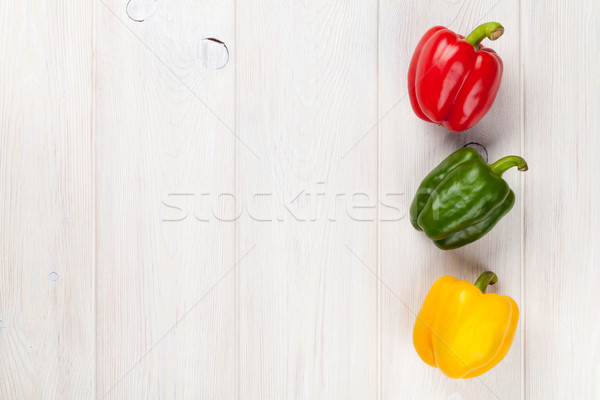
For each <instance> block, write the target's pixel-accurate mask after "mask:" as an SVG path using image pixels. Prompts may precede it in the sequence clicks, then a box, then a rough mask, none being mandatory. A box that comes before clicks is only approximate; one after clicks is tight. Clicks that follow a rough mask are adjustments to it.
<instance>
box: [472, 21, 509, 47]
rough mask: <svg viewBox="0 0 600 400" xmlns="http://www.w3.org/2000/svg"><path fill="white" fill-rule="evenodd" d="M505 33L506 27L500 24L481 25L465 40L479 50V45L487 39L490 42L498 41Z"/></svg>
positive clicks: (487, 23)
mask: <svg viewBox="0 0 600 400" xmlns="http://www.w3.org/2000/svg"><path fill="white" fill-rule="evenodd" d="M503 33H504V27H503V26H502V25H500V24H499V23H498V22H486V23H485V24H481V25H479V26H478V27H477V28H475V29H474V30H473V32H471V33H470V34H469V36H467V37H466V38H464V40H466V41H467V42H469V43H471V44H472V45H473V46H475V50H479V43H481V41H482V40H483V39H485V38H488V39H490V40H496V39H498V38H499V37H500V36H502V34H503Z"/></svg>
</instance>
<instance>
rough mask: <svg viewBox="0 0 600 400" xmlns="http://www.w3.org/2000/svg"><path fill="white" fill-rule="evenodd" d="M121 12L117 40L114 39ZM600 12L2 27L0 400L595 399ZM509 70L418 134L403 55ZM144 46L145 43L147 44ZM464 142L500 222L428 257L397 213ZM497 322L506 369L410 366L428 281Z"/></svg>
mask: <svg viewBox="0 0 600 400" xmlns="http://www.w3.org/2000/svg"><path fill="white" fill-rule="evenodd" d="M128 13H129V14H130V16H131V17H132V18H133V19H136V20H138V22H136V21H134V20H132V18H130V16H128ZM599 17H600V3H598V2H594V1H592V0H577V1H575V2H568V1H566V0H551V1H550V2H547V3H545V4H544V5H543V7H540V5H539V4H537V3H535V2H534V1H532V0H498V1H495V2H486V1H480V0H439V1H418V0H409V1H400V2H398V1H390V0H379V1H377V0H361V1H354V2H343V1H338V0H336V1H327V0H313V1H310V2H292V3H289V2H287V3H285V2H278V1H276V0H257V1H252V2H242V1H237V2H236V1H234V0H226V1H219V0H209V1H204V2H196V1H192V0H183V1H174V0H170V1H165V2H163V1H160V2H157V1H156V0H131V1H130V2H127V1H118V0H98V1H96V2H91V3H90V2H80V3H73V2H71V3H68V4H67V3H66V2H63V1H58V2H47V1H43V0H39V1H36V2H29V1H24V2H21V3H15V2H7V1H5V2H1V3H0V23H1V27H0V33H1V35H0V54H2V55H3V58H2V62H1V63H0V82H2V84H1V86H0V199H1V201H2V208H1V210H0V399H3V400H4V399H10V400H12V399H30V398H31V399H42V398H43V399H54V398H56V399H87V398H96V399H109V398H110V399H146V398H152V399H154V398H164V399H176V398H184V399H188V398H189V399H233V398H236V399H283V398H286V399H287V398H289V399H321V398H322V399H338V398H339V399H373V398H377V399H398V398H400V399H404V398H419V399H439V398H444V399H454V400H457V399H498V398H499V399H515V398H521V399H571V398H572V399H588V398H589V399H592V398H598V397H600V314H599V311H598V310H599V309H600V300H599V299H600V296H598V295H597V288H598V286H600V271H599V269H598V257H599V253H598V248H599V247H600V213H599V212H598V211H597V209H596V207H597V206H598V204H600V191H599V190H598V188H597V182H598V181H599V174H600V172H599V171H600V161H598V159H599V158H598V156H597V153H598V151H599V150H600V139H599V138H598V132H600V121H599V117H598V108H599V106H600V71H599V70H598V67H597V66H598V65H600V56H599V55H598V51H597V50H596V47H597V43H598V41H599V40H600V25H599V24H598V22H597V21H598V19H599ZM489 20H497V21H499V22H501V23H503V25H504V26H505V28H506V31H505V34H504V36H503V37H501V38H500V39H499V40H498V41H496V42H493V43H490V42H486V43H487V44H488V45H489V46H490V47H492V48H494V49H495V50H496V51H497V52H498V53H499V54H500V55H501V57H502V59H503V60H504V77H503V81H502V86H501V88H500V92H499V95H498V97H497V99H496V102H495V104H494V106H493V107H492V109H491V111H490V112H489V113H488V115H487V116H486V117H485V118H484V119H483V120H482V121H481V122H480V123H479V124H478V125H476V126H475V127H474V128H473V129H471V130H469V131H466V132H463V133H460V134H451V133H448V132H446V131H445V130H444V129H442V128H440V127H437V126H434V125H432V124H428V123H425V122H422V121H421V120H419V119H418V118H417V117H416V116H415V115H414V113H413V112H412V110H411V107H410V104H409V100H408V97H407V95H406V93H407V87H406V73H407V69H408V65H409V61H410V57H411V55H412V52H413V50H414V48H415V46H416V43H417V42H418V40H419V38H420V37H421V35H422V34H423V33H424V32H425V31H426V30H427V29H428V28H429V27H431V26H433V25H437V24H442V25H445V26H448V27H449V28H451V29H453V30H455V31H457V32H460V33H468V32H469V31H470V29H472V28H473V27H475V26H476V25H478V24H479V23H482V22H485V21H489ZM139 21H143V22H139ZM467 142H478V143H481V144H483V145H484V146H485V147H486V148H487V150H488V152H489V155H490V161H495V160H496V159H498V158H500V157H502V156H504V155H507V154H509V153H512V154H520V155H523V156H524V157H525V158H526V159H527V161H528V163H529V166H530V170H529V171H528V172H526V173H524V174H520V173H518V172H517V171H516V170H511V171H509V172H507V173H506V174H505V178H506V179H507V181H508V182H509V184H510V185H511V187H512V188H513V189H514V191H515V193H516V197H517V203H516V205H515V207H514V208H513V210H512V211H511V212H510V213H509V214H508V215H507V216H506V217H505V218H504V219H503V220H502V221H501V222H500V223H499V224H498V225H497V226H496V227H495V228H494V229H493V231H492V232H491V233H489V234H488V235H486V236H485V237H484V238H483V239H482V240H480V241H478V242H476V243H474V244H471V245H469V246H467V247H465V248H462V249H459V250H454V251H449V252H443V251H441V250H438V249H437V248H436V247H434V246H433V245H432V243H431V242H430V241H429V240H427V239H426V238H425V236H424V235H423V234H422V233H419V232H416V231H415V230H414V229H413V228H412V227H411V225H410V223H409V219H408V207H409V204H410V202H411V200H412V197H413V194H414V191H415V190H416V188H417V186H418V184H419V182H420V181H421V179H422V178H423V176H424V175H425V174H426V173H427V172H428V171H429V170H430V169H431V168H432V167H434V166H435V165H436V164H437V163H438V162H439V161H440V160H442V159H443V158H444V157H446V156H447V155H448V154H450V153H451V152H452V151H454V150H456V149H457V148H459V147H460V146H462V145H464V144H466V143H467ZM484 269H491V270H493V271H495V272H497V274H498V275H499V277H500V283H499V284H498V285H496V286H495V287H492V288H491V291H494V292H501V293H504V294H508V295H510V296H512V297H513V298H514V299H515V300H516V301H517V303H518V304H519V306H520V309H521V321H520V324H519V328H518V333H517V336H516V337H515V341H514V344H513V346H512V348H511V350H510V352H509V353H508V355H507V357H506V358H505V359H504V360H503V361H502V362H501V363H500V364H499V365H498V366H497V367H496V368H494V369H493V370H492V371H490V372H488V373H486V374H485V375H483V376H482V377H481V378H479V379H471V380H466V381H461V380H458V381H455V380H450V379H447V378H446V377H445V376H444V375H443V374H441V373H440V372H439V371H437V370H436V369H434V368H430V367H428V366H427V365H425V364H423V363H422V362H421V360H420V359H419V358H418V356H417V355H416V352H415V351H414V348H413V345H412V338H411V335H412V328H413V326H414V321H415V313H416V312H418V310H419V307H420V306H421V304H422V301H423V299H424V297H425V295H426V293H427V291H428V289H429V288H430V286H431V285H432V284H433V282H434V281H435V280H436V279H438V278H439V277H441V276H444V275H453V276H456V277H459V278H462V279H466V280H471V281H472V280H474V279H475V278H476V277H477V275H478V274H479V272H481V271H482V270H484Z"/></svg>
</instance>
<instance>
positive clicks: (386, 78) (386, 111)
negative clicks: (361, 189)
mask: <svg viewBox="0 0 600 400" xmlns="http://www.w3.org/2000/svg"><path fill="white" fill-rule="evenodd" d="M493 6H494V4H492V3H487V2H478V1H457V2H438V3H436V6H435V7H431V4H429V3H427V2H421V1H409V2H397V1H382V2H381V5H380V28H379V29H380V33H379V47H380V64H379V65H380V67H379V119H380V120H381V122H380V125H379V129H380V131H379V135H380V138H379V142H380V146H379V149H380V150H379V151H380V153H379V180H380V189H379V198H380V201H385V202H386V203H388V204H389V203H391V204H393V205H394V206H395V207H397V208H398V209H399V210H400V211H399V212H397V213H391V214H390V213H389V211H390V209H382V212H386V213H388V214H389V215H390V217H391V216H393V215H395V214H399V215H401V216H403V218H402V219H401V220H400V221H388V222H381V224H380V233H379V237H380V255H379V257H380V260H381V262H380V271H379V273H380V278H381V285H380V296H381V297H380V302H381V303H380V307H381V327H380V343H381V350H380V351H381V368H380V370H381V398H382V399H392V398H409V397H410V398H438V397H444V398H465V399H468V398H477V399H481V398H498V397H499V398H502V399H508V398H510V399H513V398H518V397H519V396H520V394H521V372H522V371H521V355H522V354H521V351H520V345H521V335H520V333H518V334H517V336H516V338H515V341H514V343H513V346H512V348H511V350H510V352H509V353H508V355H507V357H506V358H505V359H504V360H503V361H502V362H501V363H500V364H499V365H498V366H497V367H496V368H494V369H493V370H492V371H490V372H488V373H487V374H485V375H483V376H482V377H480V378H476V379H471V380H464V381H463V380H459V381H455V380H451V379H448V378H446V377H445V376H444V375H443V374H442V373H441V372H440V371H438V370H436V369H434V368H431V367H429V366H427V365H426V364H424V363H423V362H422V361H421V360H420V359H419V357H418V355H417V354H416V352H415V350H414V347H413V344H412V329H413V326H414V322H415V317H416V313H417V312H418V311H419V309H420V307H421V304H422V302H423V300H424V298H425V295H426V294H427V291H428V290H429V288H430V287H431V285H432V284H433V283H434V282H435V280H436V279H438V278H440V277H442V276H445V275H451V276H455V277H457V278H459V279H465V280H468V281H474V280H475V279H476V278H477V276H478V275H479V273H480V272H482V271H483V270H485V269H491V270H493V271H495V272H496V273H497V274H498V276H499V277H500V283H499V284H498V285H497V286H496V287H494V288H491V289H490V291H492V292H495V291H498V292H502V293H503V294H507V295H510V296H511V297H513V298H514V299H515V300H516V301H517V302H518V303H519V304H521V293H520V288H521V274H520V264H521V207H520V199H521V198H522V196H523V193H522V190H521V184H520V176H519V174H518V173H517V172H516V171H510V172H507V173H506V174H505V178H506V179H507V181H508V182H509V183H510V185H511V187H512V188H513V189H514V191H515V193H516V196H517V199H519V201H518V202H517V204H516V205H515V207H514V209H513V210H512V211H511V212H510V214H508V215H507V216H506V217H505V218H504V219H503V220H502V221H501V222H500V223H499V224H498V225H497V226H496V227H495V228H494V230H493V231H492V232H490V233H489V234H488V235H486V236H485V237H484V238H482V239H481V240H480V241H478V242H476V243H473V244H471V245H468V246H466V247H463V248H462V249H457V250H453V251H446V252H445V251H442V250H439V249H438V248H436V247H435V246H434V245H433V244H432V243H431V241H429V240H428V239H427V238H426V237H425V236H424V235H423V234H422V233H420V232H417V231H415V230H414V229H413V227H412V226H411V224H410V219H409V214H408V210H409V206H410V203H411V201H412V198H413V196H414V193H415V191H416V189H417V187H418V185H419V183H420V182H421V180H422V179H423V177H424V176H425V175H426V174H427V173H428V172H429V171H430V170H431V169H432V168H433V167H435V166H436V165H437V164H438V163H439V162H440V161H441V160H442V159H444V158H445V157H446V156H447V155H449V154H450V153H452V152H453V151H455V150H457V149H458V148H460V147H461V146H463V145H465V144H466V143H468V142H478V143H481V144H482V145H484V146H485V147H486V148H487V150H488V152H489V155H490V162H493V161H495V160H496V159H498V158H500V157H502V156H505V155H508V154H510V153H514V154H519V153H520V152H521V148H520V147H521V145H520V143H521V140H520V122H519V121H520V95H519V65H520V60H519V43H520V38H519V2H518V1H517V0H503V1H502V2H501V3H498V5H497V6H495V7H493ZM492 20H497V21H499V22H501V23H502V24H503V25H504V26H505V28H506V31H505V35H504V36H503V37H502V38H500V39H499V40H498V41H496V42H493V43H491V42H489V41H487V42H486V43H485V45H486V46H487V45H489V46H490V47H492V48H494V49H495V50H496V51H497V52H498V53H499V54H500V55H501V57H502V59H503V61H504V75H503V81H502V86H501V89H500V92H499V94H498V97H497V99H496V101H495V104H494V106H493V107H492V109H491V111H490V112H489V114H488V115H487V116H486V117H484V119H483V120H482V121H481V122H480V123H479V124H477V125H476V126H475V127H474V128H472V129H470V130H468V131H466V132H464V133H459V134H456V133H451V132H448V131H446V130H445V129H444V128H442V127H438V126H435V125H433V124H429V123H426V122H423V121H421V120H420V119H419V118H418V117H417V116H416V115H415V114H414V113H413V111H412V109H411V106H410V101H409V99H408V95H407V80H406V79H407V78H406V76H407V71H408V66H409V63H410V59H411V57H412V53H413V51H414V49H415V47H416V45H417V42H418V41H419V39H420V38H421V36H422V35H423V34H424V33H425V31H426V30H427V29H429V28H430V27H432V26H435V25H444V26H447V27H448V28H450V29H452V30H454V31H455V32H459V33H463V34H468V33H469V32H470V30H472V29H473V28H474V27H476V26H477V25H479V24H481V23H483V22H487V21H492ZM395 193H396V194H397V193H400V194H401V195H398V196H392V195H393V194H395ZM382 217H383V215H382ZM391 219H393V218H391Z"/></svg>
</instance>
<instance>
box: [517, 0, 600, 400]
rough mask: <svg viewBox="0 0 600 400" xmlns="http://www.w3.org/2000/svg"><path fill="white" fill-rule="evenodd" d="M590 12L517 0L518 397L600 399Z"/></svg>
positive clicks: (599, 242) (594, 9) (597, 90)
mask: <svg viewBox="0 0 600 400" xmlns="http://www.w3.org/2000/svg"><path fill="white" fill-rule="evenodd" d="M599 18H600V6H599V4H598V3H597V2H587V1H577V2H567V1H562V0H561V1H558V0H557V1H551V2H548V3H547V4H546V6H545V7H543V9H541V8H540V7H538V6H537V5H536V4H535V3H534V2H533V1H529V0H523V37H522V46H523V51H522V52H523V73H524V75H523V80H524V93H523V98H524V139H525V149H526V156H527V158H528V161H529V165H530V173H528V174H527V175H526V177H525V188H526V189H525V195H526V198H525V203H526V208H525V225H524V227H525V258H524V259H525V288H524V289H525V299H524V300H525V320H526V325H525V329H526V347H525V349H526V354H525V356H526V357H525V366H526V368H525V382H526V392H525V394H526V396H527V398H557V399H558V398H564V399H567V398H568V399H593V398H598V397H600V311H599V310H600V296H599V295H598V286H599V285H600V269H599V268H598V265H599V263H598V257H599V256H600V253H599V251H598V248H599V247H600V213H599V212H598V205H599V204H600V191H599V190H598V182H599V181H600V161H599V158H598V151H599V150H600V139H599V138H598V132H600V119H599V118H598V109H599V107H600V72H599V70H598V65H599V62H600V57H599V56H598V52H597V51H596V48H597V44H598V41H599V40H600V28H599V25H598V19H599ZM532 43H536V44H535V45H531V44H532Z"/></svg>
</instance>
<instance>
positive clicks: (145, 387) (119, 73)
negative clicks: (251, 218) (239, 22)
mask: <svg viewBox="0 0 600 400" xmlns="http://www.w3.org/2000/svg"><path fill="white" fill-rule="evenodd" d="M98 7H99V8H98V19H97V49H96V50H97V80H96V90H97V91H96V103H97V116H98V117H97V140H96V146H97V147H96V148H97V164H98V165H97V210H98V211H97V212H98V224H97V241H98V245H97V249H98V278H97V287H98V289H97V296H98V299H99V300H98V310H97V323H98V328H97V329H98V340H97V354H98V357H97V387H98V389H97V392H96V395H97V398H99V399H103V398H107V399H108V398H114V399H146V398H169V399H173V398H194V399H198V398H203V399H209V398H210V399H216V398H219V399H231V398H234V397H235V373H236V369H235V346H234V345H233V344H234V343H235V332H236V329H235V328H236V324H235V292H234V289H235V286H234V283H235V282H234V275H233V274H232V271H231V269H232V268H233V267H234V266H235V265H236V261H237V259H236V253H235V225H234V223H232V222H222V221H220V220H219V219H218V218H221V219H226V218H229V217H230V216H231V215H232V213H233V206H232V204H231V203H230V202H228V199H229V197H227V196H220V194H227V193H234V171H235V170H234V161H235V159H234V154H235V153H234V151H235V144H234V141H235V136H234V134H233V133H232V128H231V127H232V126H234V119H233V118H234V112H233V109H232V107H231V106H232V104H233V103H234V100H233V98H234V78H235V74H234V73H235V69H234V68H233V67H232V66H233V65H234V64H230V65H229V66H228V67H226V68H223V69H220V70H215V69H209V68H207V65H208V63H207V62H206V60H205V59H203V56H204V55H205V54H206V52H203V51H202V41H203V39H204V38H207V37H213V38H218V39H220V40H222V41H223V42H225V43H228V44H229V45H230V46H232V47H233V42H234V12H233V11H234V8H233V2H232V1H226V2H223V1H209V2H203V3H202V4H198V3H197V2H191V1H187V2H186V1H184V2H175V1H171V2H159V4H158V8H157V10H156V13H155V14H154V15H153V16H152V17H151V18H148V19H145V21H144V22H141V23H136V22H134V21H131V20H129V19H128V17H127V15H126V13H125V8H124V5H123V3H122V2H119V1H110V2H108V3H102V4H101V5H99V6H98ZM232 50H235V49H234V48H232ZM233 54H235V51H232V60H233V58H234V55H233ZM115 60H118V62H115ZM232 60H230V63H232V62H233V61H232Z"/></svg>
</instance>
